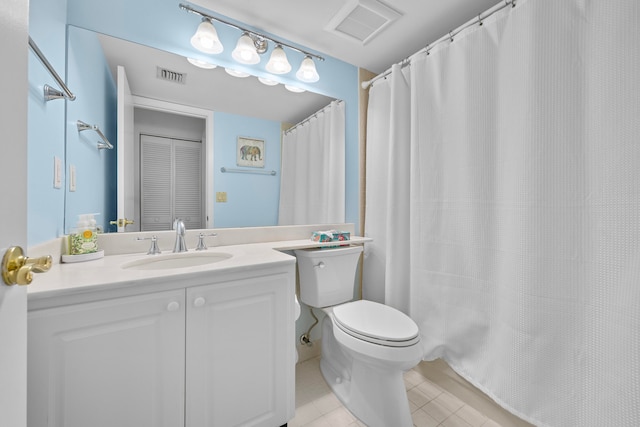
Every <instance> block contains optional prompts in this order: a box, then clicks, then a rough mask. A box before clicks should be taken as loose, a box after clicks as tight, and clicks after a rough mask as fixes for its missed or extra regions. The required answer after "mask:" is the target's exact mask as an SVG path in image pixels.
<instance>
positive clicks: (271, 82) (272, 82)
mask: <svg viewBox="0 0 640 427" xmlns="http://www.w3.org/2000/svg"><path fill="white" fill-rule="evenodd" d="M258 80H260V83H262V84H263V85H267V86H275V85H277V84H278V82H277V81H275V80H269V79H265V78H264V77H258Z"/></svg>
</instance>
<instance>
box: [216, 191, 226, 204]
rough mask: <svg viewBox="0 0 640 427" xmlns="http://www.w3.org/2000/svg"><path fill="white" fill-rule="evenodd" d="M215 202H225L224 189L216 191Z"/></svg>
mask: <svg viewBox="0 0 640 427" xmlns="http://www.w3.org/2000/svg"><path fill="white" fill-rule="evenodd" d="M216 202H218V203H226V202H227V192H226V191H218V192H217V193H216Z"/></svg>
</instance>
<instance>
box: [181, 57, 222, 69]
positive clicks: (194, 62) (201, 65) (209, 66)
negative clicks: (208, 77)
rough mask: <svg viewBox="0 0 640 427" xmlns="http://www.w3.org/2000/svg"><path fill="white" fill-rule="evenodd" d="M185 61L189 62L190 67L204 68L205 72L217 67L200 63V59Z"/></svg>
mask: <svg viewBox="0 0 640 427" xmlns="http://www.w3.org/2000/svg"><path fill="white" fill-rule="evenodd" d="M187 61H189V63H190V64H191V65H195V66H196V67H198V68H204V69H205V70H212V69H214V68H216V67H217V65H214V64H211V63H210V62H206V61H202V60H201V59H195V58H187Z"/></svg>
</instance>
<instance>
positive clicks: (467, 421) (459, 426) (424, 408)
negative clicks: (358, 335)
mask: <svg viewBox="0 0 640 427" xmlns="http://www.w3.org/2000/svg"><path fill="white" fill-rule="evenodd" d="M404 382H405V385H406V388H407V395H408V397H409V405H410V407H411V412H412V414H413V424H414V426H415V427H435V426H443V427H500V424H498V423H497V422H495V421H493V420H492V419H490V418H488V417H487V416H485V415H483V414H482V413H480V412H479V411H477V410H476V409H474V408H472V407H471V406H469V405H466V404H464V403H463V402H462V401H461V400H459V399H458V398H457V397H455V396H453V395H452V394H450V393H448V392H447V391H445V390H443V389H442V388H440V387H438V386H437V385H435V384H433V383H432V382H430V381H429V380H427V379H426V378H425V377H424V376H422V375H421V374H420V373H419V372H418V371H417V370H414V369H412V370H410V371H408V372H406V373H405V374H404ZM288 425H289V427H300V426H305V427H358V426H360V427H362V426H364V427H366V426H365V425H364V424H363V423H361V422H359V421H358V420H357V419H356V418H355V417H354V416H353V415H351V413H350V412H349V411H347V410H346V409H345V408H344V407H343V406H342V404H341V403H340V401H339V400H338V399H337V398H336V397H335V396H334V395H333V393H332V392H331V389H329V386H328V385H327V384H326V383H325V381H324V379H323V378H322V374H321V373H320V358H319V357H315V358H313V359H309V360H306V361H304V362H301V363H299V364H298V365H297V366H296V416H295V418H294V419H293V420H291V421H290V422H289V424H288ZM389 427H392V426H389Z"/></svg>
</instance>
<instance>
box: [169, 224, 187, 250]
mask: <svg viewBox="0 0 640 427" xmlns="http://www.w3.org/2000/svg"><path fill="white" fill-rule="evenodd" d="M173 229H174V230H176V243H175V245H174V246H173V252H187V250H188V249H187V244H186V243H185V242H184V235H185V234H186V232H187V227H185V225H184V221H182V220H181V219H180V218H176V219H175V221H173Z"/></svg>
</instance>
